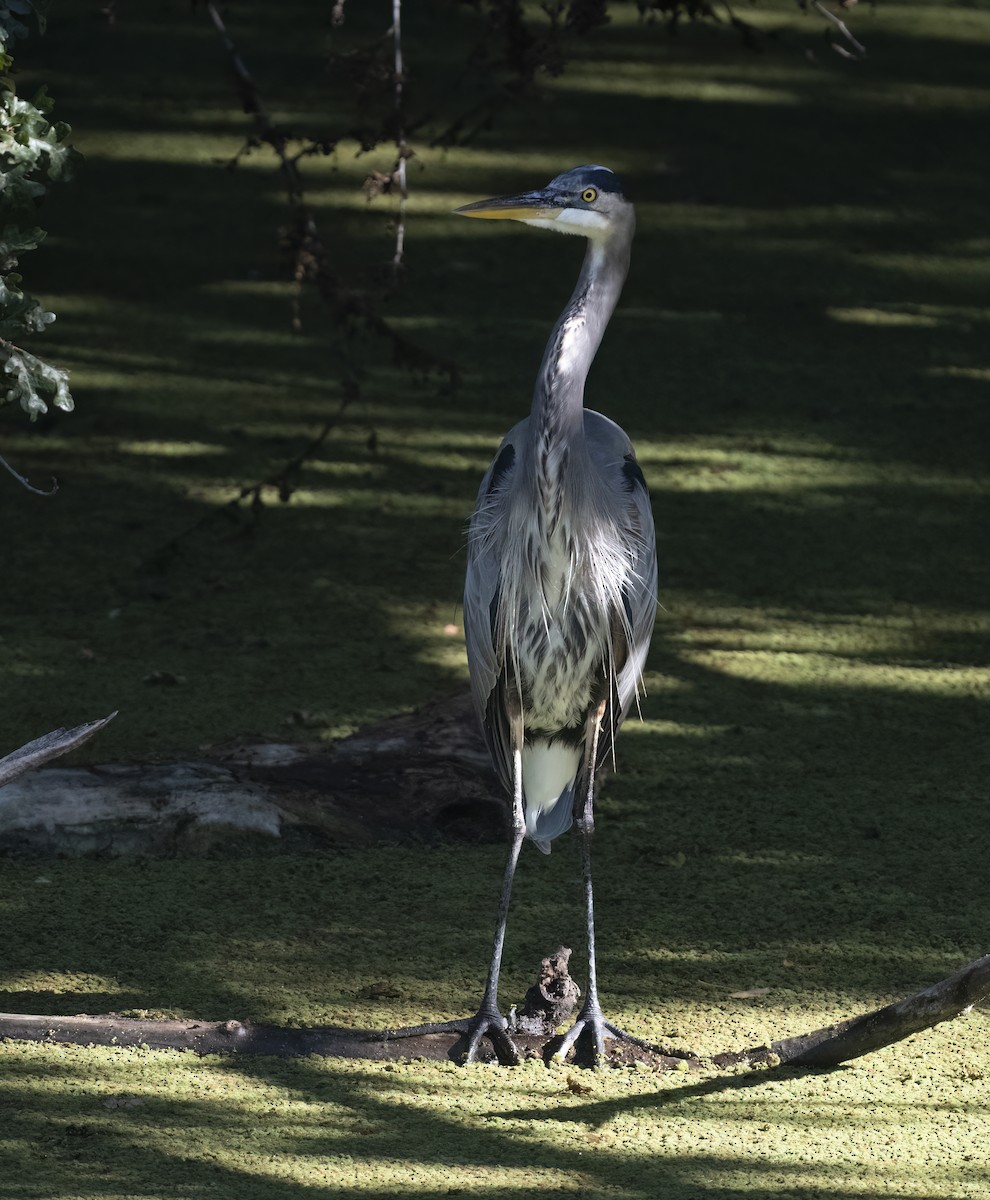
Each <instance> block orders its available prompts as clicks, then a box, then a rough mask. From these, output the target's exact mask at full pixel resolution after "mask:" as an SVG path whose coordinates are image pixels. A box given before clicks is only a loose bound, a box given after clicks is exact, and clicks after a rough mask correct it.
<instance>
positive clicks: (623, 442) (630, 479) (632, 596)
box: [585, 411, 657, 765]
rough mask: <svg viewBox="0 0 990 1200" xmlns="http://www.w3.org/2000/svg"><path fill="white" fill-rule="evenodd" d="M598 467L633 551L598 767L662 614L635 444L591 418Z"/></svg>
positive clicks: (589, 433) (615, 633)
mask: <svg viewBox="0 0 990 1200" xmlns="http://www.w3.org/2000/svg"><path fill="white" fill-rule="evenodd" d="M585 437H586V440H587V444H588V448H589V452H590V454H591V458H592V461H593V462H595V464H596V466H597V467H598V469H599V471H600V472H601V474H602V477H603V478H604V479H605V480H606V482H607V483H608V484H609V485H610V491H611V494H612V496H613V497H614V498H615V505H614V507H615V516H616V519H617V521H618V523H619V524H620V525H621V527H622V529H623V532H624V535H625V540H626V544H627V547H628V548H629V551H630V556H629V569H628V572H627V575H626V580H625V582H624V584H623V587H622V605H623V609H624V612H623V613H622V614H618V613H617V614H615V618H614V619H613V622H612V647H613V662H614V666H615V676H614V678H613V679H612V680H611V681H610V687H609V695H608V698H607V699H608V703H607V707H606V712H605V716H604V718H603V720H602V732H601V737H600V739H599V744H598V765H602V764H603V763H604V762H606V761H607V760H610V759H612V758H613V755H614V743H615V735H616V734H617V733H618V730H619V726H620V725H621V724H622V721H623V719H624V718H625V716H626V714H627V713H628V711H629V709H630V707H631V705H632V702H633V700H634V699H635V697H636V695H637V692H638V691H639V689H640V685H641V682H642V676H643V667H644V666H645V665H646V656H647V653H648V651H649V648H650V638H651V637H652V635H653V625H654V622H655V620H656V613H657V546H656V528H655V526H654V521H653V507H652V505H651V503H650V494H649V490H648V489H647V486H646V480H645V478H644V477H643V472H642V470H641V469H640V467H639V464H638V463H637V461H636V454H635V452H634V450H633V447H632V443H631V442H630V441H629V438H628V437H627V436H626V434H625V433H624V432H623V430H622V429H621V428H620V427H619V426H618V425H616V423H615V422H614V421H610V420H609V419H608V417H604V416H602V415H601V413H596V412H591V411H588V412H586V413H585Z"/></svg>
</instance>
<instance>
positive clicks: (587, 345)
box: [446, 166, 657, 1063]
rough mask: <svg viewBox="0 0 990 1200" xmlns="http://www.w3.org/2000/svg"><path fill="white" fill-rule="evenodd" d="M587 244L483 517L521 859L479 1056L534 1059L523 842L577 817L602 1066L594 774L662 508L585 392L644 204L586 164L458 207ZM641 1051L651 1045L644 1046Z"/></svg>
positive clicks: (475, 541)
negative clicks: (506, 984) (485, 1045)
mask: <svg viewBox="0 0 990 1200" xmlns="http://www.w3.org/2000/svg"><path fill="white" fill-rule="evenodd" d="M455 211H456V212H458V213H460V214H461V215H462V216H465V217H481V218H485V219H488V220H493V219H494V220H504V219H510V220H514V221H522V222H524V223H525V224H527V225H535V226H537V227H538V228H540V229H553V230H556V231H557V232H559V233H572V234H577V235H579V236H580V237H584V238H587V240H588V249H587V253H586V254H585V258H584V264H583V265H582V267H581V274H580V276H579V277H578V282H577V286H576V287H575V289H574V292H573V295H572V296H571V298H570V300H569V301H568V303H567V306H566V308H565V309H564V311H563V312H562V313H561V315H560V318H559V319H558V321H557V324H556V325H555V326H554V329H553V333H552V334H551V335H550V340H549V341H548V342H547V347H546V350H545V351H544V354H543V362H542V365H541V367H540V373H539V375H538V376H537V380H536V387H535V390H534V394H533V406H532V410H531V412H530V415H529V417H528V418H527V419H525V420H523V421H520V422H519V424H518V425H516V426H514V427H513V428H512V429H511V430H510V431H509V433H508V434H507V435H506V437H505V439H504V440H503V442H502V445H501V446H500V447H499V450H498V453H497V454H496V456H495V460H494V462H493V463H492V465H491V466H490V467H489V468H488V471H487V473H486V475H485V477H484V479H482V481H481V489H480V491H479V493H478V504H477V507H476V508H475V511H474V515H473V516H472V518H471V524H470V530H469V540H468V565H467V580H466V583H465V588H464V631H465V635H466V639H467V652H468V663H469V665H470V674H471V691H472V695H473V698H474V704H475V708H476V709H477V712H478V715H479V717H480V719H481V723H482V726H483V728H484V731H485V736H486V738H487V740H488V747H489V750H490V751H491V756H492V761H493V763H494V765H495V769H496V771H497V773H498V776H499V778H500V780H501V781H502V784H503V785H504V787H505V788H506V790H507V791H508V793H509V794H510V795H511V797H512V849H511V851H510V854H509V861H508V864H507V866H506V870H505V877H504V880H503V883H502V894H501V900H500V904H499V911H498V923H497V929H496V933H495V946H494V951H493V953H492V959H491V965H490V967H489V971H488V980H487V983H486V986H485V993H484V997H483V999H482V1002H481V1006H480V1008H479V1010H478V1013H477V1015H476V1016H475V1017H474V1018H472V1019H470V1020H467V1021H462V1022H450V1023H448V1024H447V1025H446V1028H454V1029H459V1030H460V1031H461V1032H463V1033H464V1034H465V1035H466V1041H467V1049H466V1054H465V1059H466V1060H471V1059H473V1058H475V1057H476V1056H477V1052H478V1048H479V1045H480V1042H481V1039H482V1038H483V1037H488V1038H489V1040H490V1041H491V1043H492V1045H493V1046H494V1048H495V1052H496V1054H497V1055H498V1058H499V1060H500V1061H501V1062H503V1063H513V1062H517V1061H518V1052H517V1049H516V1047H515V1045H514V1044H513V1042H512V1039H511V1037H510V1036H509V1033H508V1032H507V1030H506V1021H505V1019H504V1018H503V1017H502V1015H501V1013H500V1011H499V1007H498V997H497V993H498V978H499V969H500V966H501V959H502V947H503V943H504V938H505V926H506V918H507V915H508V909H509V895H510V891H511V888H512V879H513V875H514V874H515V869H516V863H517V861H518V858H519V851H520V848H521V846H522V843H523V840H524V839H525V838H529V839H530V840H532V841H533V842H534V843H535V844H536V846H537V847H538V848H539V849H540V850H542V851H544V852H545V853H549V852H550V843H551V842H552V841H553V839H554V838H556V837H558V836H559V835H560V834H562V833H564V832H565V830H567V829H569V828H570V826H571V823H572V820H574V819H576V821H577V826H578V829H579V831H580V833H581V838H582V847H583V851H582V860H583V875H584V892H585V902H586V905H587V923H588V986H587V989H586V991H585V998H584V1003H583V1005H582V1008H581V1010H580V1013H579V1015H578V1018H577V1021H576V1022H575V1024H574V1026H573V1027H572V1028H571V1029H570V1030H569V1031H568V1032H567V1034H566V1035H565V1036H564V1039H563V1043H562V1044H561V1045H560V1046H559V1048H558V1050H557V1053H558V1055H559V1056H560V1057H563V1055H564V1054H566V1053H567V1051H568V1050H569V1049H570V1047H571V1046H573V1045H574V1044H575V1042H576V1041H577V1039H578V1038H579V1036H581V1035H582V1034H584V1036H585V1037H586V1038H589V1039H590V1043H591V1044H590V1049H591V1050H592V1052H593V1053H594V1055H595V1057H596V1059H597V1058H598V1057H599V1056H601V1054H602V1053H603V1052H604V1042H605V1038H606V1036H609V1035H611V1036H622V1037H628V1036H629V1035H627V1034H623V1033H622V1031H621V1030H619V1029H617V1028H616V1027H615V1026H614V1025H612V1024H611V1023H610V1022H608V1021H607V1020H606V1019H605V1017H604V1015H603V1013H602V1009H601V1005H600V1003H599V999H598V984H597V977H596V964H595V922H594V901H593V895H592V881H591V835H592V831H593V829H594V811H593V808H594V795H595V777H596V773H597V770H598V768H599V767H600V766H601V765H602V764H603V763H604V762H606V761H607V760H608V761H611V760H612V759H613V758H614V741H615V735H616V732H617V731H618V728H619V725H620V724H621V722H622V719H623V717H624V716H625V715H626V712H627V711H628V709H629V707H630V705H631V704H632V701H633V699H634V697H635V696H636V693H637V689H638V686H639V683H640V679H641V676H642V671H643V665H644V663H645V661H646V653H647V649H648V648H649V644H650V636H651V634H652V631H653V623H654V618H655V616H656V606H657V557H656V540H655V533H654V527H653V513H652V511H651V508H650V498H649V494H648V492H647V489H646V483H645V481H644V479H643V473H642V471H641V470H640V468H639V466H638V464H637V462H636V457H635V454H634V452H633V448H632V444H631V443H630V441H629V438H628V437H626V435H625V433H623V431H622V430H621V429H620V428H619V426H618V425H616V424H615V422H613V421H610V420H609V419H608V418H607V417H603V416H602V415H601V414H600V413H597V412H591V411H589V410H588V409H586V408H585V407H584V385H585V380H586V378H587V375H588V370H589V368H590V366H591V363H592V360H593V359H594V357H595V352H596V351H597V349H598V346H599V344H600V343H601V340H602V336H603V334H604V332H605V327H606V325H607V324H608V321H609V318H610V317H611V315H612V312H613V310H614V309H615V306H616V303H617V302H618V299H619V293H620V292H621V291H622V285H623V283H624V281H625V278H626V273H627V271H628V269H629V250H630V245H631V243H632V237H633V231H634V229H635V224H636V222H635V216H634V214H633V206H632V205H631V204H630V203H629V201H628V200H627V199H626V198H625V196H624V195H623V194H622V185H621V183H620V181H619V179H618V177H617V176H616V175H614V174H613V173H612V172H611V171H610V170H608V169H607V168H605V167H599V166H584V167H575V168H574V169H573V170H571V171H566V172H565V173H564V174H563V175H558V176H557V178H556V179H554V180H553V181H552V182H551V183H549V184H548V185H547V186H546V187H545V188H542V189H540V190H539V191H533V192H523V193H522V194H520V195H514V196H497V197H495V198H494V199H492V200H481V201H478V202H477V203H475V204H468V205H465V206H464V207H463V208H458V209H456V210H455ZM631 1040H633V1041H636V1040H637V1039H631Z"/></svg>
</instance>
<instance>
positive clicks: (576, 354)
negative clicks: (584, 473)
mask: <svg viewBox="0 0 990 1200" xmlns="http://www.w3.org/2000/svg"><path fill="white" fill-rule="evenodd" d="M632 233H633V229H632V224H631V222H630V224H629V227H628V228H627V229H621V230H618V231H617V232H616V233H615V235H613V237H611V238H609V239H608V241H601V242H598V241H589V243H588V251H587V253H586V254H585V256H584V263H583V264H582V266H581V274H580V275H579V276H578V281H577V284H576V286H575V288H574V291H573V293H572V295H571V298H570V300H569V301H568V302H567V306H566V308H565V309H564V311H563V312H562V313H561V314H560V317H559V318H558V320H557V324H556V325H555V326H554V329H553V333H551V335H550V340H549V341H548V342H547V348H546V350H545V351H544V352H543V363H542V365H541V367H540V373H539V375H538V376H537V380H536V389H535V391H534V394H533V408H532V413H531V417H530V420H531V427H532V428H534V429H535V432H536V437H535V438H534V439H533V442H532V444H533V445H534V446H535V447H536V451H537V455H538V457H537V467H538V469H541V470H542V471H544V472H546V471H547V469H548V466H549V465H550V459H551V458H552V457H558V456H554V455H552V450H553V448H554V447H555V446H559V447H564V448H567V447H571V446H579V447H580V448H581V449H583V446H584V384H585V380H586V379H587V378H588V371H589V370H590V368H591V364H592V362H593V361H594V357H595V354H596V352H597V350H598V347H599V346H600V345H601V341H602V337H603V336H604V333H605V327H606V326H607V325H608V322H609V318H610V317H611V316H612V313H613V312H614V311H615V306H616V304H617V303H618V300H619V295H620V293H621V291H622V285H623V283H624V282H625V278H626V274H627V272H628V270H629V246H630V243H631V241H632ZM565 460H566V456H565Z"/></svg>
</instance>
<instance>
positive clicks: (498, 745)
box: [464, 421, 528, 793]
mask: <svg viewBox="0 0 990 1200" xmlns="http://www.w3.org/2000/svg"><path fill="white" fill-rule="evenodd" d="M527 424H528V422H527V421H521V422H520V423H519V424H518V425H516V426H514V428H512V429H511V430H510V431H509V433H508V434H507V435H506V436H505V438H504V440H503V442H502V444H501V446H500V447H499V449H498V453H497V454H496V455H495V458H494V460H493V461H492V464H491V466H490V467H489V468H488V470H487V471H486V473H485V476H484V478H483V479H482V481H481V487H480V488H479V489H478V502H477V504H476V506H475V510H474V514H473V515H472V517H471V523H470V525H469V527H468V556H467V557H468V561H467V574H466V577H465V580H464V639H465V642H466V644H467V655H468V669H469V673H470V677H471V698H472V700H473V701H474V707H475V711H476V712H477V714H478V719H479V721H480V722H481V726H482V729H483V730H484V733H485V738H486V740H487V742H488V749H489V751H490V752H491V757H492V762H493V764H494V766H495V770H496V772H497V774H498V776H499V778H500V779H501V781H502V784H503V786H504V787H505V788H506V789H507V790H508V791H509V792H510V793H511V791H512V731H511V729H510V723H509V712H508V707H509V706H508V704H507V702H506V661H505V659H506V654H505V648H504V647H503V646H501V645H500V644H499V639H498V635H497V628H498V610H499V603H500V599H501V594H502V561H503V555H502V553H501V545H502V543H501V539H500V537H499V531H500V530H501V529H502V528H503V527H504V522H503V521H502V520H501V515H502V513H503V512H504V496H505V494H506V491H507V489H508V488H509V486H510V485H511V481H512V476H513V473H514V471H515V470H516V467H517V456H516V446H517V445H519V444H520V441H519V440H520V438H522V437H523V436H524V435H525V429H526V426H527Z"/></svg>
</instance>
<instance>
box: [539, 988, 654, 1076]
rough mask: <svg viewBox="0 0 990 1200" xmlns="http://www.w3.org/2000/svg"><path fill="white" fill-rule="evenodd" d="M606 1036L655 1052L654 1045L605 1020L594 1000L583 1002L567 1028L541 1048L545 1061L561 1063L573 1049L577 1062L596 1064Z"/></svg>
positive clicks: (602, 1053) (602, 1051)
mask: <svg viewBox="0 0 990 1200" xmlns="http://www.w3.org/2000/svg"><path fill="white" fill-rule="evenodd" d="M606 1038H610V1039H613V1040H615V1039H617V1040H619V1041H623V1042H629V1043H631V1044H632V1045H633V1046H638V1047H639V1048H640V1049H641V1050H650V1051H654V1052H655V1051H656V1047H655V1046H653V1045H651V1044H650V1043H649V1042H644V1041H643V1039H642V1038H638V1037H634V1036H633V1034H631V1033H626V1031H625V1030H624V1029H620V1028H619V1026H618V1025H613V1024H612V1022H611V1021H607V1020H606V1019H605V1014H604V1013H603V1012H602V1010H601V1007H600V1005H599V1004H598V1003H597V1001H596V1002H594V1003H591V1004H588V1003H585V1005H584V1007H583V1008H582V1009H581V1011H580V1013H578V1017H577V1020H576V1021H575V1022H574V1024H573V1025H572V1026H571V1027H570V1029H568V1031H567V1032H566V1033H563V1034H559V1035H558V1036H557V1037H554V1038H551V1039H550V1041H549V1042H547V1044H546V1046H544V1048H543V1058H544V1061H545V1062H547V1063H550V1062H563V1061H564V1059H565V1058H566V1057H567V1055H568V1054H569V1053H570V1051H571V1049H572V1048H573V1049H574V1053H575V1059H576V1060H577V1061H582V1060H583V1061H585V1062H587V1063H588V1065H589V1066H592V1067H599V1066H601V1065H602V1064H603V1062H604V1059H605V1040H606Z"/></svg>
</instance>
